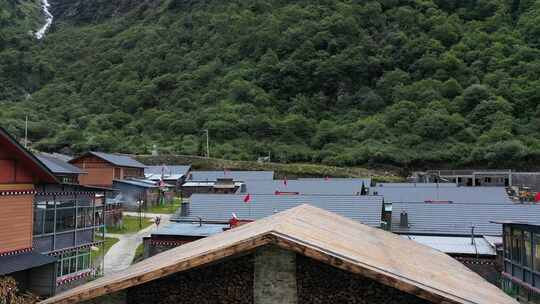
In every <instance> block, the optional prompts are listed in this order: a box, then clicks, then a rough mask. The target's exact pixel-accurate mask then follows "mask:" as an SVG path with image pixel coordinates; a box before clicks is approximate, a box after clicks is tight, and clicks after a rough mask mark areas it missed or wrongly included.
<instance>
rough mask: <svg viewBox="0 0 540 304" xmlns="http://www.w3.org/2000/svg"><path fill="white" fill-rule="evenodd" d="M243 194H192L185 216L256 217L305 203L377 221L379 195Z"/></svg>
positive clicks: (364, 220)
mask: <svg viewBox="0 0 540 304" xmlns="http://www.w3.org/2000/svg"><path fill="white" fill-rule="evenodd" d="M250 196H251V200H250V202H249V203H245V202H244V198H245V197H246V196H245V195H232V194H224V195H219V194H193V195H192V196H191V201H190V205H189V217H190V218H193V217H201V218H203V219H204V220H211V221H227V220H229V219H231V217H232V214H233V213H235V214H236V215H237V216H238V218H239V219H243V220H257V219H260V218H263V217H267V216H270V215H272V214H274V213H277V212H281V211H284V210H287V209H291V208H294V207H296V206H300V205H302V204H309V205H312V206H315V207H318V208H322V209H325V210H328V211H331V212H335V213H337V214H340V215H342V216H345V217H348V218H350V219H353V220H356V221H358V222H361V223H364V224H366V225H370V226H372V227H379V226H380V224H381V211H382V198H381V197H379V196H352V195H250Z"/></svg>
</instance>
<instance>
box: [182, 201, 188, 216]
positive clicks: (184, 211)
mask: <svg viewBox="0 0 540 304" xmlns="http://www.w3.org/2000/svg"><path fill="white" fill-rule="evenodd" d="M180 216H189V203H188V202H186V201H182V204H181V205H180Z"/></svg>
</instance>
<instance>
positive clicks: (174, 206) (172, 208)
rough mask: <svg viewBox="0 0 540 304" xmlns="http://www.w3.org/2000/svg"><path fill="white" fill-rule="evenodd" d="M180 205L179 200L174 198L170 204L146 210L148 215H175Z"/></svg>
mask: <svg viewBox="0 0 540 304" xmlns="http://www.w3.org/2000/svg"><path fill="white" fill-rule="evenodd" d="M181 205H182V201H181V200H180V198H175V199H174V200H173V201H172V202H170V203H165V204H163V205H160V206H151V207H149V208H147V209H146V212H148V213H161V214H172V213H175V212H176V210H178V208H180V206H181Z"/></svg>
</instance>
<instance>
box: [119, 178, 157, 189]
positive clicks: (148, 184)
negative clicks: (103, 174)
mask: <svg viewBox="0 0 540 304" xmlns="http://www.w3.org/2000/svg"><path fill="white" fill-rule="evenodd" d="M115 183H120V184H128V185H132V186H137V187H141V188H158V185H156V184H155V183H154V181H143V180H131V179H115V180H113V187H114V184H115Z"/></svg>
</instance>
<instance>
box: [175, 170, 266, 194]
mask: <svg viewBox="0 0 540 304" xmlns="http://www.w3.org/2000/svg"><path fill="white" fill-rule="evenodd" d="M273 179H274V172H273V171H228V170H222V171H191V172H189V174H188V177H187V179H186V181H185V182H184V183H183V184H182V197H190V196H191V195H192V194H194V193H218V194H233V193H235V192H237V191H238V189H239V188H240V187H241V186H242V184H243V183H245V182H248V181H260V180H265V181H272V180H273Z"/></svg>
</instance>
